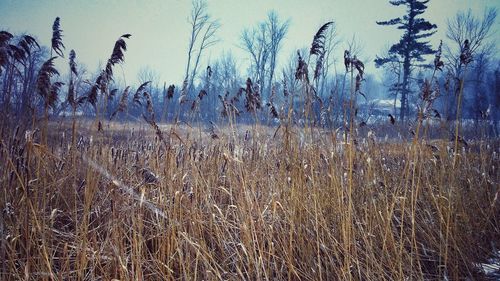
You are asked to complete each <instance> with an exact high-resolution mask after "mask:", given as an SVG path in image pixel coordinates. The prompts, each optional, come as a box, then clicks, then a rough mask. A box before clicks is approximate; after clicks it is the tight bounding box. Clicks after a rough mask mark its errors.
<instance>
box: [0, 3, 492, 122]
mask: <svg viewBox="0 0 500 281" xmlns="http://www.w3.org/2000/svg"><path fill="white" fill-rule="evenodd" d="M428 2H429V1H422V0H400V1H390V2H387V3H381V4H380V5H381V8H390V7H391V6H402V7H405V8H406V12H405V13H404V14H402V15H401V16H400V17H397V18H394V19H388V20H385V21H380V22H377V23H367V24H378V25H381V28H380V30H381V32H384V29H383V28H382V26H388V27H393V28H397V29H399V30H401V33H402V34H401V37H400V39H399V41H397V42H394V43H393V44H392V45H391V46H390V47H389V48H388V49H387V50H385V51H381V52H380V53H379V54H365V53H364V52H363V50H362V49H363V48H362V44H360V43H359V42H360V41H361V42H362V40H363V38H358V39H353V40H352V41H345V40H342V39H341V37H340V36H339V35H338V34H339V30H338V28H337V26H336V24H335V19H332V21H328V22H324V23H321V24H318V27H317V29H316V30H311V35H310V36H311V37H310V38H304V41H303V48H300V49H299V50H297V51H294V52H293V53H292V54H284V53H283V51H282V49H283V48H282V47H283V46H284V45H285V44H287V34H288V32H289V30H290V29H293V28H294V24H299V20H296V21H294V22H291V21H290V19H286V18H282V17H281V16H280V15H279V14H278V12H276V11H270V12H269V13H268V14H267V15H264V16H261V17H257V18H256V21H255V24H254V25H253V26H249V27H246V28H245V29H243V30H242V31H241V33H240V36H239V38H237V39H238V47H239V48H240V49H242V50H243V51H244V53H245V57H242V58H239V57H238V58H236V57H235V56H234V55H233V54H232V53H231V52H230V51H228V52H226V53H224V54H223V55H221V56H220V57H217V58H213V57H210V58H209V56H208V55H207V54H209V53H210V50H211V49H213V48H214V47H215V46H217V44H218V42H219V41H220V38H219V37H218V32H219V29H220V27H221V22H220V21H219V20H218V19H216V18H213V17H212V16H211V15H210V12H209V10H210V7H209V5H208V2H207V1H206V0H194V1H193V2H192V9H191V12H190V14H189V15H188V20H187V23H186V24H187V25H188V26H189V34H179V39H178V40H180V39H183V40H186V42H187V44H186V53H185V54H186V64H185V66H184V73H183V81H159V77H160V75H159V73H158V72H157V71H156V70H154V69H151V68H149V67H147V66H145V67H144V68H143V69H142V70H141V73H140V74H139V77H138V81H134V79H133V78H131V77H126V81H125V79H122V77H119V78H120V79H116V77H115V76H116V74H117V73H115V72H116V71H115V70H116V66H118V65H122V67H124V68H126V67H127V66H126V63H124V62H125V61H126V59H125V57H126V54H125V53H126V50H127V45H126V41H127V40H134V39H133V37H131V36H130V34H125V35H122V36H120V35H119V34H117V37H118V39H117V40H116V42H115V45H114V46H110V49H112V52H111V55H110V57H108V58H106V64H105V66H104V67H103V69H102V70H100V71H99V72H98V73H91V72H89V71H88V70H86V69H84V67H83V66H81V65H80V64H79V62H78V52H79V50H78V49H77V48H76V46H66V45H65V42H64V18H59V17H57V18H56V19H55V20H54V22H53V26H52V38H51V46H47V47H45V46H40V45H39V44H38V43H37V40H36V39H35V37H34V36H31V35H26V34H20V35H15V34H11V33H9V32H7V31H1V32H0V91H1V97H0V106H1V107H2V114H3V115H4V116H7V117H9V118H18V117H19V118H22V119H26V120H31V121H36V120H41V119H44V120H46V121H47V120H48V119H50V118H54V117H62V116H73V119H75V118H76V117H78V116H86V117H90V118H95V120H96V122H97V123H98V124H100V123H101V122H102V121H103V120H109V119H113V120H141V119H143V116H144V114H147V113H148V112H149V113H154V116H155V118H156V121H157V122H179V121H190V122H191V121H201V122H209V121H212V122H225V121H229V120H228V118H233V119H234V120H233V121H237V122H245V123H252V122H260V123H265V124H269V125H280V124H282V123H283V122H284V121H285V119H286V120H288V121H291V122H292V123H293V124H298V125H301V124H304V123H305V122H309V123H310V124H313V125H316V126H323V127H330V128H338V127H344V126H345V125H346V124H345V122H346V121H349V120H350V119H351V115H354V118H356V119H357V120H358V121H359V122H358V123H360V124H361V123H365V124H366V123H370V122H374V121H377V120H382V121H387V116H388V115H389V114H390V116H391V118H394V120H396V121H397V122H412V121H413V120H415V119H416V118H417V117H418V115H419V112H420V111H421V109H422V108H421V106H420V105H421V103H422V92H423V89H429V87H430V89H431V91H433V92H435V93H436V98H435V99H433V104H432V108H429V110H435V111H436V112H437V113H439V114H435V115H436V116H437V115H439V118H440V120H443V121H446V120H455V119H456V118H457V116H458V115H460V119H462V118H467V119H471V120H474V121H476V122H479V121H481V120H489V121H496V122H498V121H499V120H500V64H499V57H498V50H496V45H495V41H494V38H493V34H494V30H493V29H494V26H495V22H496V19H497V11H496V10H495V9H492V8H490V9H486V10H485V12H484V14H482V15H480V16H476V15H474V14H472V12H471V11H461V12H459V13H458V14H457V15H456V16H454V17H452V18H450V19H448V22H447V26H436V25H435V24H433V23H432V22H431V21H430V20H427V19H426V11H427V3H428ZM47 28H51V27H50V26H48V27H47ZM439 29H444V30H445V33H444V34H446V38H435V37H436V34H435V32H436V31H437V30H439ZM351 36H354V34H349V37H351ZM353 38H354V37H353ZM431 38H433V39H434V40H436V39H441V40H442V46H439V45H437V44H431V43H429V40H430V39H431ZM311 39H312V44H311ZM145 43H147V42H145ZM438 49H439V52H437V51H438ZM162 51H164V50H162ZM165 51H167V50H165ZM438 53H439V62H440V65H439V67H438V68H436V67H435V65H434V61H435V59H436V56H437V54H438ZM464 54H466V55H468V56H469V60H468V61H464V58H463V56H464ZM368 57H375V58H376V59H375V60H374V61H368V60H366V59H365V58H368ZM61 60H65V61H67V66H68V67H67V68H66V69H62V68H61V69H59V68H56V67H55V64H54V62H55V61H61ZM242 61H246V62H248V68H242V67H241V65H242V64H241V62H242ZM165 63H166V64H168V62H165ZM343 63H344V64H345V67H344V66H343V65H342V64H343ZM361 65H362V67H361ZM369 65H371V66H373V65H375V66H377V67H380V68H381V70H382V73H383V75H382V78H383V79H382V80H381V81H378V80H377V79H375V76H374V74H373V73H370V71H369V70H368V69H369V68H368V66H369ZM365 66H367V69H366V70H365ZM306 79H307V80H306ZM145 82H149V83H147V85H144V86H143V87H138V86H139V84H143V83H145ZM139 90H140V91H139ZM138 92H139V93H138ZM133 93H136V94H139V96H140V99H144V101H145V104H149V107H148V108H146V107H144V105H143V104H138V103H132V99H133ZM459 97H460V99H459ZM459 100H460V101H459ZM457 111H458V112H457ZM148 116H149V115H148ZM151 116H153V115H151ZM391 121H392V119H391ZM495 124H496V123H495ZM100 126H102V124H101V125H100Z"/></svg>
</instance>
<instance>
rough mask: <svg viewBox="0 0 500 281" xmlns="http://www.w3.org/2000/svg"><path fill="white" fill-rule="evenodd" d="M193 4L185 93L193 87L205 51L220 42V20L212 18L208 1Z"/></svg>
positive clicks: (197, 0)
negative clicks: (217, 34)
mask: <svg viewBox="0 0 500 281" xmlns="http://www.w3.org/2000/svg"><path fill="white" fill-rule="evenodd" d="M192 5H193V7H192V10H191V15H190V17H189V24H190V26H191V34H190V37H189V45H188V58H187V64H186V73H185V78H184V81H185V82H184V85H183V88H185V89H183V90H184V93H183V94H187V93H189V91H190V90H191V88H192V85H193V83H194V79H195V77H196V73H197V71H198V65H199V62H200V59H201V57H202V55H203V53H204V51H205V50H206V49H208V48H210V47H212V46H213V45H215V44H216V43H217V42H219V39H217V37H216V33H217V31H218V30H219V28H220V23H219V21H218V20H212V19H211V17H210V15H209V14H208V12H207V10H208V5H207V1H206V0H193V2H192ZM193 59H194V62H193Z"/></svg>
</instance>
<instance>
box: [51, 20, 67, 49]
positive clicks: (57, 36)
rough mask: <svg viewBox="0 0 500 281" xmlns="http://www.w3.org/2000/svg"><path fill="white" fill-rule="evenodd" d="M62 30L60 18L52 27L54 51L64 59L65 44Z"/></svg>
mask: <svg viewBox="0 0 500 281" xmlns="http://www.w3.org/2000/svg"><path fill="white" fill-rule="evenodd" d="M62 37H63V35H62V30H61V26H60V18H59V17H56V19H55V20H54V24H53V25H52V50H54V52H56V54H58V55H59V56H60V57H63V58H64V54H63V52H62V50H63V49H65V47H64V44H63V42H62Z"/></svg>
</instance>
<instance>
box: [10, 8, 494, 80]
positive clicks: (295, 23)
mask: <svg viewBox="0 0 500 281" xmlns="http://www.w3.org/2000/svg"><path fill="white" fill-rule="evenodd" d="M208 5H209V7H208V10H209V13H210V15H211V16H212V17H213V18H217V19H219V20H220V23H221V25H222V26H221V28H220V30H219V33H218V37H219V38H220V39H221V42H220V43H219V44H218V45H216V46H215V47H214V48H212V49H210V50H208V52H207V53H206V59H207V60H209V59H210V60H211V61H214V60H215V59H217V57H219V56H220V54H221V53H222V52H229V51H231V52H232V53H233V55H234V56H235V57H236V58H237V60H238V65H239V67H240V68H241V71H242V73H245V72H246V69H247V65H248V62H249V61H248V58H247V57H246V56H245V53H244V52H243V51H242V50H241V49H240V48H239V36H240V34H241V31H242V30H243V29H244V28H245V27H251V26H253V25H255V24H256V23H258V22H260V21H262V20H264V19H265V18H266V14H267V13H268V12H269V11H270V10H273V9H274V10H276V11H277V13H278V14H279V16H280V18H281V19H283V20H285V19H290V29H289V33H288V35H287V37H286V39H285V41H284V45H283V49H282V52H281V56H280V57H279V59H280V62H281V63H283V61H284V60H286V59H288V58H289V57H290V55H291V54H292V52H295V50H296V49H297V48H301V47H305V46H307V47H308V46H309V45H310V43H311V41H312V37H313V35H314V34H315V32H316V31H317V29H318V27H320V26H321V25H322V24H323V23H325V22H327V21H330V20H333V21H335V23H336V25H337V30H338V32H339V35H340V37H341V38H342V39H344V41H346V40H349V39H351V38H352V36H353V35H355V36H356V38H358V39H359V41H360V42H361V43H362V45H363V46H364V49H363V53H362V56H361V59H364V60H367V61H366V62H365V63H366V64H367V70H366V71H367V73H370V72H374V71H375V68H374V65H373V59H374V58H375V55H376V54H379V53H381V51H382V49H384V47H385V46H389V45H390V44H392V43H394V42H395V41H396V40H398V39H399V37H400V36H401V31H398V30H396V29H395V28H394V27H387V26H378V25H377V24H375V21H377V20H379V21H380V20H388V19H391V18H394V17H398V16H400V15H402V13H403V12H404V9H402V8H398V7H394V6H392V5H390V4H389V3H388V0H307V1H304V0H252V1H240V0H209V1H208ZM428 5H429V8H428V10H427V12H426V13H425V14H424V17H425V18H427V19H428V20H429V21H431V22H432V23H435V24H437V25H438V32H437V33H436V34H435V35H434V36H433V37H432V40H431V43H433V45H434V46H437V44H438V42H439V39H444V38H445V35H444V34H445V30H446V19H447V18H449V17H452V16H454V15H455V14H456V12H457V11H460V10H467V9H469V8H470V9H472V11H473V12H474V13H475V14H477V15H481V14H482V12H483V11H484V9H485V7H496V8H499V7H500V1H499V0H432V1H430V2H429V4H428ZM190 9H191V1H190V0H147V1H145V0H144V1H138V0H107V1H104V0H101V1H98V0H85V1H83V0H81V1H70V0H32V1H28V0H0V29H4V30H7V31H10V32H11V33H14V34H19V33H23V32H26V33H29V34H32V35H34V36H36V38H38V41H39V42H40V43H41V44H43V45H46V46H48V45H49V44H50V39H51V34H52V29H51V28H52V23H53V21H54V19H55V17H57V16H59V17H61V28H62V29H63V35H64V37H63V42H64V44H65V45H66V51H65V54H67V53H68V52H69V50H70V49H75V51H76V53H77V59H78V61H79V62H81V63H83V64H85V65H86V67H87V68H88V70H89V71H90V72H95V71H96V70H97V67H98V65H99V62H101V63H102V62H104V61H106V59H107V58H108V57H109V55H110V54H111V51H112V48H113V44H114V42H115V40H116V39H117V38H118V37H119V36H120V35H122V34H125V33H131V34H132V37H131V38H130V39H129V40H127V43H128V51H127V52H126V54H125V63H124V65H123V70H124V74H125V77H126V79H127V83H128V84H136V83H137V73H138V71H139V70H140V69H141V68H142V67H145V66H149V67H151V68H152V69H154V70H156V71H157V72H158V73H159V74H160V81H161V82H163V81H166V82H167V83H176V84H179V83H181V81H182V80H183V77H182V76H183V71H184V69H185V65H186V57H187V55H186V49H187V44H188V36H189V26H188V17H189V13H190ZM499 27H500V25H499V20H498V19H497V22H496V24H495V30H496V31H497V32H496V34H495V35H494V38H493V40H496V41H497V43H498V42H500V39H499V38H500V32H499V31H498V30H499V29H500V28H499ZM344 48H345V43H343V44H341V46H340V47H339V50H338V54H337V56H338V57H339V58H341V57H342V54H343V49H344ZM66 57H67V55H66ZM63 62H64V63H66V61H63V60H60V63H63ZM201 68H202V69H203V68H204V67H203V66H202V67H201ZM161 82H160V83H161ZM161 84H162V83H161Z"/></svg>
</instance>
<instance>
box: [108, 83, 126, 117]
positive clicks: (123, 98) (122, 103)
mask: <svg viewBox="0 0 500 281" xmlns="http://www.w3.org/2000/svg"><path fill="white" fill-rule="evenodd" d="M129 89H130V86H127V87H126V88H125V90H123V93H122V96H121V98H120V103H119V104H118V108H117V109H116V110H115V111H114V112H113V113H112V114H111V117H110V118H109V120H110V121H111V120H112V119H113V118H114V117H115V116H116V114H118V112H124V111H125V110H126V109H127V100H128V90H129Z"/></svg>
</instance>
